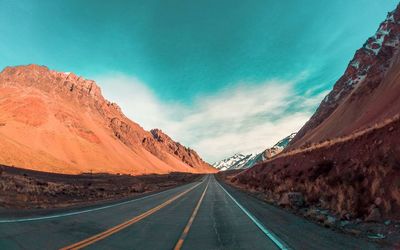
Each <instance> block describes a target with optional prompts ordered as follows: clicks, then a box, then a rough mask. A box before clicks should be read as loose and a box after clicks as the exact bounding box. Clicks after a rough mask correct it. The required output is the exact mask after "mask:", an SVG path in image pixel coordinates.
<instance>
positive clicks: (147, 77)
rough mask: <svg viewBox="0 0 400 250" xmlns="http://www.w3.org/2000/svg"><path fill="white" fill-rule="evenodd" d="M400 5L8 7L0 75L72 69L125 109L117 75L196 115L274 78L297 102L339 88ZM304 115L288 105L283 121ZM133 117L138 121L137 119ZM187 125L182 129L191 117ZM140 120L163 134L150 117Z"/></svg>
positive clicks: (0, 9) (3, 10)
mask: <svg viewBox="0 0 400 250" xmlns="http://www.w3.org/2000/svg"><path fill="white" fill-rule="evenodd" d="M396 4H397V2H396V1H391V0H379V1H376V0H351V1H349V0H335V1H328V0H314V1H311V0H290V1H278V0H275V1H271V0H259V1H255V0H249V1H243V0H241V1H235V0H217V1H216V0H198V1H188V0H180V1H177V0H169V1H164V0H158V1H153V0H143V1H134V0H132V1H128V0H126V1H121V0H114V1H98V0H64V1H61V0H39V1H26V0H18V1H15V0H0V34H1V42H0V67H1V68H3V67H5V66H8V65H21V64H29V63H36V64H41V65H46V66H48V67H50V68H52V69H55V70H59V71H68V72H70V71H72V72H75V73H76V74H78V75H82V76H84V77H87V78H92V79H95V80H97V81H98V82H99V84H100V85H102V84H104V85H105V86H104V89H105V90H108V91H110V93H107V92H106V93H105V94H106V95H107V94H108V96H112V97H113V98H114V99H117V101H118V100H119V99H121V102H122V103H124V100H123V98H124V97H123V95H124V94H126V93H117V94H116V93H114V94H113V93H111V91H112V90H110V89H112V88H110V87H109V86H107V84H109V82H110V81H109V80H110V75H113V74H114V75H118V76H124V77H126V78H123V79H125V82H128V83H127V84H128V85H129V80H127V79H130V78H131V79H133V78H134V79H135V81H136V83H135V84H137V82H139V84H140V85H141V88H142V87H145V88H146V91H147V92H149V93H151V95H152V97H151V98H153V99H154V100H156V101H157V102H158V103H160V104H161V106H162V105H170V104H171V103H173V104H174V105H181V106H180V107H181V108H182V106H183V108H184V109H185V110H186V111H187V113H190V112H192V113H193V112H195V110H193V109H195V108H197V106H199V105H201V104H199V100H200V99H203V98H209V97H210V96H211V97H215V98H217V95H218V93H222V95H223V94H224V93H225V95H228V96H229V94H226V93H227V92H226V91H229V89H236V88H239V87H240V86H242V85H243V84H244V85H245V86H249V87H254V86H256V87H257V86H258V85H259V86H264V85H265V84H266V81H272V80H279V81H289V82H292V89H291V91H293V92H294V95H295V96H298V97H299V96H300V97H301V96H307V98H313V97H318V95H319V94H321V93H324V91H326V90H328V89H330V88H331V87H332V85H333V84H334V82H335V81H336V80H337V79H338V78H339V76H340V75H341V74H342V73H343V71H344V69H345V67H346V66H347V64H348V62H349V60H350V59H351V57H352V56H353V54H354V52H355V50H356V49H358V48H359V47H361V45H362V44H363V43H364V41H365V40H366V39H367V38H368V37H369V36H371V35H373V34H374V32H375V31H376V29H377V28H378V25H379V23H380V22H382V21H383V20H384V19H385V17H386V14H387V12H388V11H391V10H393V9H394V8H395V6H396ZM105 76H107V77H105ZM102 79H108V82H107V81H106V80H104V83H102V82H101V80H102ZM293 79H296V80H293ZM113 84H116V83H113ZM135 84H132V86H136V85H135ZM142 85H143V86H142ZM267 85H268V84H267ZM238 86H239V87H238ZM307 90H308V92H307ZM131 91H132V92H135V91H136V90H135V89H134V88H133V87H132V88H131ZM147 92H146V93H147ZM131 94H132V93H131ZM132 95H133V94H132ZM126 98H127V97H125V99H126ZM319 101H320V100H319ZM317 104H318V102H316V103H315V104H314V106H312V108H311V109H315V107H316V106H317ZM127 105H128V104H127ZM196 105H197V106H196ZM195 106H196V107H195ZM123 108H124V109H125V110H127V109H135V108H136V109H137V107H128V106H127V107H124V106H123ZM197 111H198V110H197ZM197 111H196V112H197ZM298 111H301V110H299V109H298V108H293V107H285V108H283V111H282V112H281V114H277V115H278V116H279V117H281V118H282V117H283V116H284V115H288V114H293V113H294V112H298ZM221 112H223V110H222V111H221ZM127 113H131V114H132V116H136V113H135V111H129V110H128V111H127ZM167 113H168V112H167ZM183 113H185V112H183ZM139 117H140V116H139ZM257 117H258V119H256V121H254V122H256V123H257V124H259V123H262V122H263V121H264V120H263V119H264V118H265V117H275V116H274V114H263V115H261V116H260V114H258V116H257ZM260 117H261V118H260ZM262 117H264V118H262ZM275 118H276V117H275ZM275 118H274V119H275ZM133 119H135V117H133ZM177 119H178V118H177ZM179 119H180V120H179ZM179 119H178V120H174V122H175V123H179V122H182V119H184V118H183V117H179ZM265 119H267V118H265ZM136 120H137V119H136ZM139 122H140V123H144V124H146V123H148V124H149V125H148V126H153V123H151V122H147V121H146V118H140V119H139ZM266 122H273V121H266ZM154 124H155V125H156V122H154ZM160 124H161V125H163V124H165V123H164V121H160ZM300 125H301V124H300ZM165 126H166V128H165V129H166V130H170V131H171V133H173V135H174V136H175V137H178V139H180V140H181V141H183V142H186V143H188V144H189V145H194V146H196V144H195V143H194V140H199V138H200V137H201V135H198V136H196V137H195V138H194V137H193V138H192V137H191V139H186V138H183V137H180V136H179V133H178V132H174V131H177V130H178V129H177V128H176V127H175V128H170V127H171V126H172V125H165ZM210 126H211V125H210ZM242 126H245V127H247V128H250V127H251V126H250V125H249V124H242ZM145 127H146V126H145ZM174 129H175V130H174ZM190 129H193V128H188V130H190ZM209 129H210V128H205V131H204V133H203V134H205V133H206V132H207V131H209ZM167 132H168V131H167ZM285 132H288V133H289V132H292V131H285ZM174 133H175V134H174ZM282 134H283V133H282ZM271 140H273V139H271ZM274 140H275V138H274ZM259 144H261V143H259ZM269 144H274V143H273V141H268V142H263V145H260V147H261V146H263V147H264V146H268V145H269ZM198 147H199V148H201V146H198ZM204 147H206V146H204ZM235 150H236V148H235V149H232V150H231V151H232V152H233V151H235ZM237 150H238V151H240V150H241V149H240V148H239V147H238V148H237ZM249 150H250V149H248V150H247V149H244V151H249ZM229 153H230V151H229ZM205 154H206V155H207V153H205ZM227 154H228V152H225V153H221V154H220V155H221V156H222V155H227ZM211 158H212V159H216V158H218V157H217V156H212V157H211V156H210V159H211Z"/></svg>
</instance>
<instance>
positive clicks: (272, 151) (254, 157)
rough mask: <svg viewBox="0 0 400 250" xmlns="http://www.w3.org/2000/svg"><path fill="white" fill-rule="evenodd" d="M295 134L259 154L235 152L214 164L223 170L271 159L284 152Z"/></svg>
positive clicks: (241, 167) (249, 165) (248, 165)
mask: <svg viewBox="0 0 400 250" xmlns="http://www.w3.org/2000/svg"><path fill="white" fill-rule="evenodd" d="M295 135H296V133H292V134H291V135H289V136H287V137H285V138H283V139H282V140H280V141H279V142H278V143H276V144H275V145H274V146H273V147H271V148H267V149H266V150H264V151H263V152H261V153H259V154H248V155H243V154H235V155H233V156H231V157H228V158H226V159H224V160H222V161H219V162H215V163H214V164H213V166H214V167H215V168H216V169H219V170H221V171H225V170H234V169H245V168H250V167H252V166H254V165H256V164H257V163H260V162H263V161H265V160H267V159H270V158H271V157H273V156H275V155H277V154H279V153H280V152H282V150H283V149H284V148H285V147H286V146H287V145H288V144H289V142H290V141H291V140H292V139H293V137H294V136H295Z"/></svg>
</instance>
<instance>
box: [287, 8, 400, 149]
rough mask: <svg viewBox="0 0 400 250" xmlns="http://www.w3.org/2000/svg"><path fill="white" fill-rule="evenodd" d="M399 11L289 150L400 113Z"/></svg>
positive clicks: (360, 53) (356, 57)
mask: <svg viewBox="0 0 400 250" xmlns="http://www.w3.org/2000/svg"><path fill="white" fill-rule="evenodd" d="M399 8H400V7H397V9H396V10H394V11H393V12H390V13H389V14H388V16H387V18H386V20H385V21H384V22H382V23H381V25H380V26H379V28H378V30H377V32H376V34H375V35H374V36H372V37H370V38H369V39H368V40H367V41H366V42H365V44H364V45H363V46H362V48H360V49H359V50H357V52H356V53H355V55H354V58H353V59H352V60H351V61H350V63H349V65H348V66H347V69H346V71H345V73H344V75H343V76H342V77H341V78H340V79H339V80H338V81H337V82H336V84H335V85H334V87H333V90H332V91H331V92H330V93H329V95H327V96H326V98H325V99H324V100H323V101H322V103H321V104H320V106H319V108H318V109H317V111H316V112H315V114H314V115H313V116H312V117H311V119H310V120H309V121H308V122H307V123H306V124H305V126H304V127H303V128H302V129H301V130H300V131H299V132H298V133H297V135H296V137H295V138H294V139H293V140H292V142H291V143H290V146H289V148H288V149H287V150H290V149H293V148H296V147H301V146H304V145H309V144H312V143H317V142H320V141H323V140H326V139H331V138H335V137H339V136H344V135H349V134H351V133H354V132H355V131H359V130H362V129H365V128H368V127H371V126H373V125H375V124H376V123H379V122H381V121H383V120H384V119H386V118H391V117H393V116H394V115H395V114H397V113H398V112H399V111H400V98H399V93H400V84H399V83H400V75H399V72H400V55H399V53H398V51H399V40H400V22H399V21H400V9H399Z"/></svg>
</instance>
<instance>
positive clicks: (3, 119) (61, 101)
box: [0, 65, 216, 174]
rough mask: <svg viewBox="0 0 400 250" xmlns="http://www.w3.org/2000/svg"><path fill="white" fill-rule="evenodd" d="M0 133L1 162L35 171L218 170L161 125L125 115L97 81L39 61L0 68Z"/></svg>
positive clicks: (157, 171) (73, 172)
mask: <svg viewBox="0 0 400 250" xmlns="http://www.w3.org/2000/svg"><path fill="white" fill-rule="evenodd" d="M137 108H140V107H137ZM0 138H1V141H2V143H1V145H0V163H2V164H5V165H14V166H18V167H22V168H28V169H33V170H39V171H48V172H55V173H72V174H77V173H82V172H106V173H126V174H148V173H169V172H172V171H178V172H196V173H199V172H215V171H216V170H215V169H214V168H212V167H211V166H210V165H209V164H207V163H206V162H204V161H203V160H202V159H201V158H200V157H199V156H198V155H197V153H196V152H194V151H193V150H191V149H188V148H186V147H184V146H182V145H181V144H179V143H177V142H175V141H173V140H172V139H171V138H170V137H168V136H167V135H165V134H164V133H162V132H161V131H160V130H152V131H150V132H149V131H145V130H144V129H143V128H141V127H140V126H139V125H138V124H137V123H135V122H133V121H131V120H129V119H128V118H127V117H126V116H125V115H124V114H123V113H122V111H121V109H120V108H119V107H118V105H117V104H115V103H111V102H109V101H107V100H106V99H104V97H103V96H102V94H101V90H100V88H99V87H98V86H97V85H96V83H95V82H94V81H91V80H86V79H83V78H81V77H78V76H76V75H75V74H73V73H62V72H56V71H53V70H49V69H48V68H47V67H44V66H38V65H28V66H17V67H7V68H5V69H4V70H3V71H2V72H1V73H0Z"/></svg>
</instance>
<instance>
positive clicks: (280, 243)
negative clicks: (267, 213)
mask: <svg viewBox="0 0 400 250" xmlns="http://www.w3.org/2000/svg"><path fill="white" fill-rule="evenodd" d="M214 178H215V177H214ZM216 182H217V184H218V186H220V188H222V190H224V192H225V193H226V194H227V195H228V196H229V197H230V198H231V199H232V200H233V202H234V203H235V204H236V205H237V206H238V207H239V208H240V209H241V210H242V211H243V212H244V213H245V214H246V215H247V216H248V217H249V218H250V219H251V220H252V221H253V222H254V224H256V225H257V227H258V228H259V229H260V230H261V231H262V232H263V233H264V234H265V235H266V236H267V237H268V238H269V239H271V240H272V242H274V243H275V245H276V246H277V247H278V248H279V249H281V250H289V249H290V248H289V247H287V246H286V245H285V244H284V243H283V241H282V240H280V239H279V238H278V237H277V236H276V235H274V233H272V232H271V231H269V230H268V229H267V228H266V227H265V226H264V225H263V224H262V223H261V222H260V221H259V220H258V219H257V218H256V217H255V216H254V215H252V214H251V213H250V212H249V211H248V210H247V209H246V208H244V207H243V206H242V205H241V204H240V203H239V202H238V201H237V200H236V199H235V198H233V196H232V195H231V194H230V193H229V192H228V191H226V189H225V188H224V187H223V186H221V184H219V182H218V181H216Z"/></svg>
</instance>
